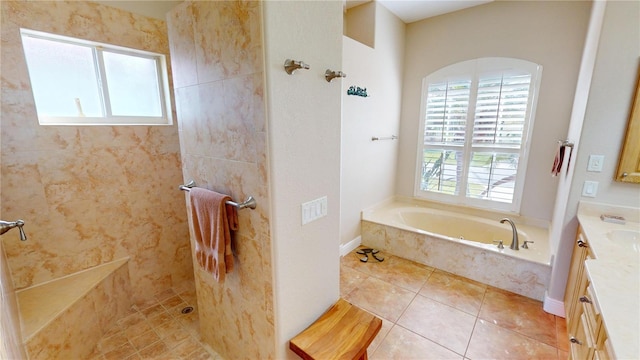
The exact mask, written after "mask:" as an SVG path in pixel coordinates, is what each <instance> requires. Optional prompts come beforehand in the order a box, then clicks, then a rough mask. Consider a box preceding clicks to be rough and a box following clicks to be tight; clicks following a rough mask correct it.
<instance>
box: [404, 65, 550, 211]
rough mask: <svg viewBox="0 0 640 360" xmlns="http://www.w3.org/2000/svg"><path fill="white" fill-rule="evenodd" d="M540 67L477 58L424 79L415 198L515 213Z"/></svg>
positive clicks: (527, 148)
mask: <svg viewBox="0 0 640 360" xmlns="http://www.w3.org/2000/svg"><path fill="white" fill-rule="evenodd" d="M541 73H542V66H540V65H538V64H535V63H532V62H529V61H524V60H519V59H511V58H481V59H475V60H470V61H464V62H460V63H457V64H453V65H450V66H447V67H445V68H442V69H440V70H438V71H436V72H434V73H432V74H430V75H428V76H426V77H425V78H424V79H423V83H422V105H421V119H420V132H419V134H420V139H419V141H418V164H417V165H418V166H417V171H416V186H415V195H416V196H417V197H422V198H427V199H431V200H436V201H442V202H447V203H453V204H458V205H467V206H473V207H479V208H486V209H494V210H502V211H511V212H519V210H520V199H521V195H522V187H523V184H524V178H525V170H526V162H527V153H528V150H529V144H530V141H529V139H530V135H531V132H532V128H533V120H534V115H535V106H536V102H537V98H538V88H539V81H540V75H541Z"/></svg>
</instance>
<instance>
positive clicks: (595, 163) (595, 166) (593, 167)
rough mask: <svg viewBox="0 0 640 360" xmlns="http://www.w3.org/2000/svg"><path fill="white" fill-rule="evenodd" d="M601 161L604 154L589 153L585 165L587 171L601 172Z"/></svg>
mask: <svg viewBox="0 0 640 360" xmlns="http://www.w3.org/2000/svg"><path fill="white" fill-rule="evenodd" d="M603 162H604V155H589V164H588V165H587V171H592V172H601V171H602V163H603Z"/></svg>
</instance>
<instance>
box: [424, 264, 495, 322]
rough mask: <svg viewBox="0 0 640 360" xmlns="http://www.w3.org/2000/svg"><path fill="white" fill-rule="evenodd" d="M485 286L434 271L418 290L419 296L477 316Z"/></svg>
mask: <svg viewBox="0 0 640 360" xmlns="http://www.w3.org/2000/svg"><path fill="white" fill-rule="evenodd" d="M485 290H486V285H485V286H482V285H479V284H477V283H475V282H473V281H467V280H466V279H465V278H462V277H459V276H455V275H452V274H447V273H444V272H440V271H435V272H434V273H433V274H431V276H430V277H429V279H428V280H427V281H426V283H425V284H424V285H423V286H422V289H420V293H419V294H420V295H423V296H425V297H428V298H430V299H433V300H436V301H438V302H441V303H443V304H446V305H449V306H452V307H454V308H456V309H458V310H462V311H464V312H466V313H469V314H472V315H474V316H477V315H478V313H479V312H480V307H481V305H482V300H483V299H484V293H485Z"/></svg>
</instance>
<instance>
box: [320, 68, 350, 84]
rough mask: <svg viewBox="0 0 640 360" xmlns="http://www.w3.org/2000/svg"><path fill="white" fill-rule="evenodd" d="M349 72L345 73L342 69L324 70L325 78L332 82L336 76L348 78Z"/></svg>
mask: <svg viewBox="0 0 640 360" xmlns="http://www.w3.org/2000/svg"><path fill="white" fill-rule="evenodd" d="M346 77H347V74H345V73H343V72H342V71H333V70H330V69H327V71H325V72H324V78H325V79H327V82H331V80H333V79H335V78H346Z"/></svg>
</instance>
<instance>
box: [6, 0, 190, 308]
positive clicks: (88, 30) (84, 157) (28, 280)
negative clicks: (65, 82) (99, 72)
mask: <svg viewBox="0 0 640 360" xmlns="http://www.w3.org/2000/svg"><path fill="white" fill-rule="evenodd" d="M0 6H1V7H2V15H1V16H2V50H1V56H2V69H1V76H2V80H1V81H2V99H1V120H0V121H1V122H2V134H1V136H2V168H1V170H0V173H1V174H2V184H1V186H2V198H1V199H0V203H1V207H2V216H3V217H4V218H5V219H7V220H15V219H18V218H21V219H24V221H25V226H24V230H25V232H26V234H27V237H28V238H29V239H28V240H27V241H25V242H21V241H13V239H11V241H8V240H7V236H3V237H2V241H4V245H5V251H6V254H7V258H8V263H9V268H10V269H11V275H12V278H13V281H14V284H15V288H16V290H18V289H21V288H25V287H28V286H31V285H35V284H39V283H42V282H45V281H48V280H52V279H55V278H59V277H61V276H64V275H68V274H71V273H74V272H77V271H80V270H83V269H87V268H90V267H93V266H96V265H100V264H103V263H106V262H109V261H112V260H115V259H119V258H123V257H126V256H129V257H131V260H130V261H129V274H130V276H131V288H132V290H133V296H134V299H133V300H134V302H141V301H144V300H145V299H148V297H149V296H151V295H153V294H155V293H159V292H161V291H164V290H166V289H168V288H171V287H180V286H181V284H183V283H184V282H190V281H192V279H193V272H192V267H191V261H190V257H189V243H188V230H187V223H186V221H187V219H186V216H185V213H184V205H183V195H182V194H181V193H180V192H179V191H177V188H176V186H177V185H178V184H179V183H180V182H181V181H182V176H181V173H180V149H179V144H178V128H177V126H176V125H175V124H174V125H172V126H41V125H39V124H38V119H37V117H36V109H35V104H34V101H33V96H32V94H31V89H30V83H29V77H28V73H27V67H26V62H25V59H24V53H23V51H22V43H21V38H20V27H24V28H29V29H33V30H38V31H45V32H50V33H54V34H60V35H65V36H71V37H78V38H82V39H87V40H93V41H98V42H105V43H109V44H114V45H119V46H124V47H130V48H136V49H142V50H148V51H153V52H158V53H163V54H166V55H168V53H169V46H168V39H167V32H166V24H165V22H164V21H161V20H156V19H151V18H147V17H143V16H139V15H135V14H132V13H129V12H126V11H122V10H119V9H115V8H111V7H107V6H103V5H98V4H95V3H92V2H89V1H2V2H1V4H0ZM8 236H9V237H12V236H14V234H9V235H8Z"/></svg>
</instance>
